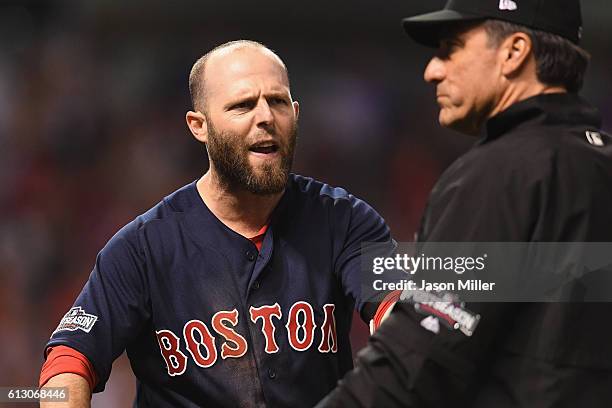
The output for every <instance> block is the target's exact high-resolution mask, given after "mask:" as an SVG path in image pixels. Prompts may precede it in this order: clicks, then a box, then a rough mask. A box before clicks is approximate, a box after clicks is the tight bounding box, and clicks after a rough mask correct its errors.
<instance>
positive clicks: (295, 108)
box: [293, 101, 300, 120]
mask: <svg viewBox="0 0 612 408" xmlns="http://www.w3.org/2000/svg"><path fill="white" fill-rule="evenodd" d="M293 112H294V113H295V119H296V120H297V118H298V117H299V116H300V104H299V103H298V101H293Z"/></svg>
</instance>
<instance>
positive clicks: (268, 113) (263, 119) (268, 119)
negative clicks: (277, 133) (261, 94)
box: [255, 98, 274, 127]
mask: <svg viewBox="0 0 612 408" xmlns="http://www.w3.org/2000/svg"><path fill="white" fill-rule="evenodd" d="M255 110H256V112H255V120H256V123H257V126H259V127H268V126H270V125H272V123H274V115H273V114H272V109H270V105H269V104H268V101H266V100H265V99H264V98H261V99H260V100H259V102H258V103H257V107H256V108H255Z"/></svg>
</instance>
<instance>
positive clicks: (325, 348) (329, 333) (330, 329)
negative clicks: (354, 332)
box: [319, 303, 338, 353]
mask: <svg viewBox="0 0 612 408" xmlns="http://www.w3.org/2000/svg"><path fill="white" fill-rule="evenodd" d="M335 309H336V305H334V304H332V303H328V304H326V305H324V306H323V311H324V312H325V320H324V321H323V325H322V326H321V344H319V351H320V352H321V353H329V350H331V352H332V353H335V352H337V351H338V336H337V334H336V316H334V310H335ZM330 342H331V343H332V344H333V345H331V344H330Z"/></svg>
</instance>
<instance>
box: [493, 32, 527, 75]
mask: <svg viewBox="0 0 612 408" xmlns="http://www.w3.org/2000/svg"><path fill="white" fill-rule="evenodd" d="M532 48H533V43H532V42H531V38H530V37H529V36H528V35H527V34H525V33H522V32H517V33H513V34H511V35H510V36H508V38H506V39H505V40H504V41H503V43H502V45H501V47H500V50H501V52H502V59H503V60H502V73H503V74H504V75H505V76H506V77H513V76H516V75H518V74H520V73H521V72H522V71H523V70H524V69H525V67H526V66H527V65H528V63H529V59H530V56H531V50H532Z"/></svg>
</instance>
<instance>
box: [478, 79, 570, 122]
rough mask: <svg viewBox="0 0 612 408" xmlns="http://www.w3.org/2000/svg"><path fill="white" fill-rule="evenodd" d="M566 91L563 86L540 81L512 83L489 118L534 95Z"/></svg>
mask: <svg viewBox="0 0 612 408" xmlns="http://www.w3.org/2000/svg"><path fill="white" fill-rule="evenodd" d="M565 92H567V90H566V89H565V88H564V87H562V86H552V85H545V84H542V83H541V82H538V81H534V82H518V83H515V84H511V85H510V86H509V87H508V88H506V91H505V92H504V93H503V94H502V96H501V98H500V100H499V102H498V103H497V106H496V107H495V109H493V110H492V111H491V113H490V114H489V117H488V118H487V119H490V118H492V117H493V116H495V115H497V114H498V113H500V112H503V111H505V110H506V109H508V108H509V107H510V106H512V105H514V104H515V103H517V102H520V101H524V100H525V99H527V98H531V97H532V96H536V95H542V94H551V93H565Z"/></svg>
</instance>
